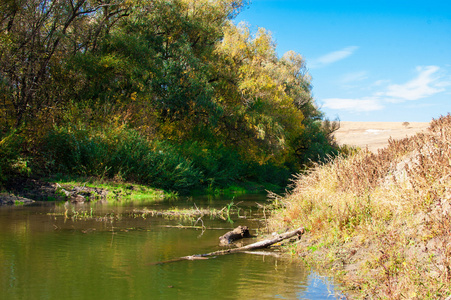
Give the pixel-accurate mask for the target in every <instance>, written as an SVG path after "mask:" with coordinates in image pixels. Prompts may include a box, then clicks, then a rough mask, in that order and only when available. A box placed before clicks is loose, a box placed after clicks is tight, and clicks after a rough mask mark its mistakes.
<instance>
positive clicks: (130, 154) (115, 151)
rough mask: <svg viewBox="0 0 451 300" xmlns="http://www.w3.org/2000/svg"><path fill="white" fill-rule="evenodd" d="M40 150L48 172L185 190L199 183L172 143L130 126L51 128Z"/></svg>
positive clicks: (195, 174) (198, 179)
mask: <svg viewBox="0 0 451 300" xmlns="http://www.w3.org/2000/svg"><path fill="white" fill-rule="evenodd" d="M42 153H43V155H44V157H45V161H46V166H45V167H46V169H47V170H48V171H49V172H62V173H71V174H78V175H85V176H86V175H88V176H97V177H104V178H111V179H121V180H126V181H136V182H139V183H143V184H148V185H151V186H154V187H157V188H163V189H167V190H175V191H181V192H186V191H187V190H188V189H190V188H193V187H196V186H198V185H199V182H200V179H201V176H202V174H201V172H200V171H198V170H197V169H196V168H195V167H194V165H193V164H192V163H191V162H190V161H189V160H187V159H185V158H184V157H182V156H180V155H179V154H178V153H177V152H176V151H175V150H174V149H173V147H171V146H169V145H166V144H164V143H161V142H155V143H153V142H149V141H148V140H146V139H145V138H143V137H142V136H140V135H139V134H138V133H137V132H136V131H134V130H130V129H106V130H97V131H88V130H86V129H78V128H74V127H72V128H66V127H62V128H55V130H53V131H51V132H49V134H48V135H47V136H46V137H45V140H44V143H43V149H42Z"/></svg>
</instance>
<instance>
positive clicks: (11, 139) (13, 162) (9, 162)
mask: <svg viewBox="0 0 451 300" xmlns="http://www.w3.org/2000/svg"><path fill="white" fill-rule="evenodd" d="M22 143H23V138H22V137H21V136H20V135H18V134H17V133H16V132H14V131H13V132H11V133H9V134H7V135H5V136H3V137H1V136H0V183H1V182H2V181H5V180H7V179H8V178H9V177H11V176H12V175H15V174H23V175H27V174H28V173H30V168H29V167H28V166H27V160H26V159H25V158H24V157H22V156H21V153H20V151H21V145H22Z"/></svg>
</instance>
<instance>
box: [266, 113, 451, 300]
mask: <svg viewBox="0 0 451 300" xmlns="http://www.w3.org/2000/svg"><path fill="white" fill-rule="evenodd" d="M277 203H281V206H280V208H279V209H277V210H276V211H275V212H274V214H273V217H272V219H271V226H272V228H273V229H278V228H285V227H287V226H292V227H296V226H301V225H302V226H305V228H306V229H307V231H308V234H307V235H306V237H307V238H306V240H305V242H304V243H302V244H300V245H299V246H298V247H297V248H296V249H295V250H294V251H293V252H295V253H296V254H297V255H299V256H301V257H303V258H304V259H305V260H306V261H308V262H309V263H313V264H315V265H316V266H322V267H324V268H325V269H329V270H331V271H332V272H333V273H334V274H335V275H336V278H338V279H340V280H341V281H342V282H343V286H344V287H345V288H346V290H347V291H348V292H351V293H352V295H353V296H354V297H356V298H364V299H367V298H369V299H374V298H376V299H444V298H446V297H447V296H449V295H450V293H451V223H450V222H451V221H450V217H451V116H450V115H449V114H448V115H447V116H445V117H441V118H440V119H438V120H433V121H432V122H431V124H430V127H429V129H428V131H427V132H424V133H419V134H417V135H415V136H413V137H410V138H405V139H402V140H389V145H388V146H387V147H386V148H384V149H379V150H378V151H377V153H372V152H369V151H367V150H363V151H360V152H358V153H357V154H355V155H353V156H351V157H348V158H342V157H341V158H337V159H335V160H333V161H331V162H330V163H328V164H326V165H323V166H317V167H316V168H315V169H314V170H312V171H311V172H310V173H309V174H307V175H303V176H299V177H298V178H297V180H296V181H295V189H294V190H293V192H292V193H291V194H290V195H288V196H286V197H284V198H282V199H277Z"/></svg>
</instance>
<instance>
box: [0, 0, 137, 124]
mask: <svg viewBox="0 0 451 300" xmlns="http://www.w3.org/2000/svg"><path fill="white" fill-rule="evenodd" d="M124 3H125V4H124ZM128 9H129V7H128V6H127V4H126V2H123V1H118V0H117V1H115V0H103V1H90V0H55V1H50V0H5V1H2V3H1V4H0V41H1V43H0V99H1V101H2V102H3V109H2V114H3V115H4V116H5V120H9V122H7V124H4V126H14V127H19V126H20V125H22V124H23V123H24V122H26V121H27V119H30V118H32V117H33V116H34V115H35V114H36V113H37V112H38V111H40V110H42V109H44V108H49V107H50V106H52V105H53V104H55V102H56V101H60V100H61V97H59V96H60V95H54V94H52V93H50V92H49V89H48V88H49V85H50V84H54V81H55V77H54V76H52V73H54V70H55V71H56V70H58V69H59V68H60V65H61V61H62V60H63V59H64V58H67V57H68V56H70V55H74V54H76V53H79V52H86V51H88V50H90V49H93V48H95V47H96V45H97V43H98V39H99V38H100V36H101V35H102V33H104V32H105V31H108V30H109V28H110V27H111V26H112V24H114V22H115V21H116V20H117V19H119V18H121V17H123V16H125V15H127V14H128ZM56 77H58V76H56ZM51 88H52V90H56V91H58V87H54V86H52V87H51Z"/></svg>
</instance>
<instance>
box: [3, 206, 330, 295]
mask: <svg viewBox="0 0 451 300" xmlns="http://www.w3.org/2000/svg"><path fill="white" fill-rule="evenodd" d="M240 201H241V200H240ZM255 201H258V199H252V198H247V199H243V202H241V204H240V205H242V207H243V208H242V211H241V218H237V219H235V220H234V224H230V223H228V222H226V221H224V220H212V219H209V218H205V217H204V219H203V222H204V225H205V226H206V227H207V228H213V229H209V230H206V231H205V232H203V234H202V231H201V230H195V229H180V228H175V227H171V226H174V225H179V224H181V225H192V223H193V220H186V219H185V220H180V219H172V220H170V219H167V218H162V217H154V218H149V217H147V218H142V217H140V216H136V215H134V214H130V212H131V211H133V209H135V208H136V204H135V206H131V205H125V206H124V205H122V206H111V205H110V206H107V205H104V206H98V205H94V204H93V206H92V208H93V209H92V210H91V206H89V205H86V206H80V207H73V206H69V207H68V206H64V205H54V204H51V205H49V204H46V205H44V206H34V207H0V278H1V281H0V289H1V291H2V299H98V300H100V299H130V298H134V299H274V298H280V299H335V298H334V296H333V295H329V294H330V293H329V291H328V286H327V281H326V280H324V279H321V278H319V277H317V276H315V275H313V274H309V272H308V271H306V270H305V269H304V268H303V266H302V265H300V264H299V263H296V262H292V261H290V260H287V259H280V258H276V257H272V256H262V255H251V254H233V255H224V256H218V257H216V258H213V259H209V260H198V261H179V262H173V263H167V264H155V263H156V262H160V261H166V260H171V259H174V258H178V257H181V256H186V255H192V254H200V253H208V252H212V251H215V250H218V249H220V247H219V245H218V237H219V236H220V235H222V234H223V233H225V232H226V231H227V228H233V227H235V226H237V225H247V226H249V227H251V228H258V227H259V226H263V225H262V224H260V223H259V221H258V220H257V218H256V217H258V215H257V214H258V211H257V208H256V206H255ZM227 203H229V201H228V200H226V201H225V202H224V201H222V202H221V201H212V200H211V199H204V200H202V199H196V204H197V205H198V206H203V207H207V206H209V207H215V206H216V207H221V206H224V205H225V204H227ZM235 203H236V202H235ZM192 204H193V202H192V200H189V201H185V202H183V203H169V204H168V203H160V204H155V203H147V204H146V205H145V206H146V207H150V206H152V208H153V209H154V208H155V207H158V208H167V207H171V206H175V205H182V206H183V205H185V206H190V205H191V206H192ZM141 205H142V207H143V206H144V204H141ZM252 205H254V206H253V207H252ZM77 211H78V212H80V213H79V218H78V219H71V218H67V217H66V216H65V213H66V215H67V212H72V213H74V212H77ZM83 215H84V216H85V218H83ZM105 216H108V218H103V219H100V218H99V217H105ZM243 216H246V219H244V218H242V217H243ZM215 228H216V229H215ZM218 228H223V229H218ZM329 288H330V287H329ZM332 290H333V287H332Z"/></svg>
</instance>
